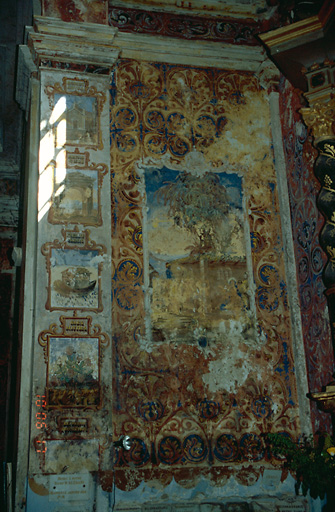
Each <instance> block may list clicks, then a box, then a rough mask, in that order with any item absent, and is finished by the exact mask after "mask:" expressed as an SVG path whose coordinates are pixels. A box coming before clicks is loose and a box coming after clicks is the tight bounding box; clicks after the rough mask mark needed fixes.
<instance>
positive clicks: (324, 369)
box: [280, 82, 334, 432]
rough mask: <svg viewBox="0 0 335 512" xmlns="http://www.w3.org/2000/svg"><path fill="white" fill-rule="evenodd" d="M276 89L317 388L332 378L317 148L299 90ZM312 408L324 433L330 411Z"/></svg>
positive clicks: (311, 374) (305, 328)
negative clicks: (305, 120) (315, 170)
mask: <svg viewBox="0 0 335 512" xmlns="http://www.w3.org/2000/svg"><path fill="white" fill-rule="evenodd" d="M281 93H282V94H281V96H280V98H281V118H282V122H283V135H284V147H285V156H286V163H287V173H288V174H287V177H288V185H289V194H290V204H291V216H292V226H293V237H294V244H295V257H296V261H297V277H298V283H299V295H300V305H301V319H302V326H303V335H304V342H305V352H306V358H307V361H306V362H307V371H308V381H309V389H310V391H320V390H321V389H322V387H323V386H325V385H326V384H328V383H329V382H331V381H332V380H333V378H332V374H333V372H334V367H333V363H332V361H333V357H332V354H333V349H332V346H331V334H330V325H329V317H328V308H327V300H326V297H325V295H324V285H323V282H322V269H323V266H324V264H325V262H326V256H325V254H324V252H323V251H322V249H321V247H320V244H319V233H320V231H321V228H322V226H323V222H324V219H323V217H322V215H321V214H320V213H319V211H318V209H317V206H316V198H317V194H318V191H319V189H320V186H319V182H318V180H317V179H316V177H315V176H314V173H313V165H314V160H315V158H316V156H317V151H316V150H315V149H314V148H313V146H312V144H311V138H310V137H309V136H308V132H307V129H306V127H305V125H304V124H303V123H302V121H301V117H300V114H299V112H298V110H299V109H300V108H301V103H300V100H299V96H298V94H297V93H296V92H295V91H294V90H293V88H292V87H291V86H290V85H289V83H288V82H283V83H282V84H281ZM330 356H331V357H330ZM311 412H312V419H313V424H314V429H315V431H317V430H318V429H320V430H322V431H324V430H326V431H328V432H329V431H330V430H331V418H330V415H329V414H324V413H321V412H320V411H319V410H318V409H317V407H316V405H315V403H313V402H312V403H311Z"/></svg>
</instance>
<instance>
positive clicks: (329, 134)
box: [299, 98, 335, 144]
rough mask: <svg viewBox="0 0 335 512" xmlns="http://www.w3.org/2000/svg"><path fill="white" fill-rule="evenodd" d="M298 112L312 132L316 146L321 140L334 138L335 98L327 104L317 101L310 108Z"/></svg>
mask: <svg viewBox="0 0 335 512" xmlns="http://www.w3.org/2000/svg"><path fill="white" fill-rule="evenodd" d="M299 112H300V113H301V115H302V117H303V120H304V122H305V124H306V125H307V127H308V128H309V129H310V130H311V131H312V135H313V136H314V139H315V143H316V144H317V143H318V142H319V141H320V140H321V139H323V138H334V137H335V98H331V99H329V101H327V102H322V101H317V102H315V103H314V104H313V105H312V106H311V107H305V108H301V109H300V111H299Z"/></svg>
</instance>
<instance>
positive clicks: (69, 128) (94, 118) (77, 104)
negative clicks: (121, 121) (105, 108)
mask: <svg viewBox="0 0 335 512" xmlns="http://www.w3.org/2000/svg"><path fill="white" fill-rule="evenodd" d="M54 102H55V112H57V111H59V112H60V114H59V116H58V118H57V120H56V145H57V146H58V147H59V146H62V145H63V144H65V143H66V144H70V145H73V144H75V145H86V146H94V145H96V144H98V134H99V127H98V114H97V111H98V109H97V107H98V105H97V98H96V97H94V96H76V95H74V94H58V93H57V94H55V95H54Z"/></svg>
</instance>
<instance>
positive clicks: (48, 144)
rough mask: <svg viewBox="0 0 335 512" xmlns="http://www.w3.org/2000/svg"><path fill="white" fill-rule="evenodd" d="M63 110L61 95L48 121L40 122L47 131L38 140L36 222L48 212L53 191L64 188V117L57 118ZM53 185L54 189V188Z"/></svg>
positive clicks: (64, 105) (41, 128)
mask: <svg viewBox="0 0 335 512" xmlns="http://www.w3.org/2000/svg"><path fill="white" fill-rule="evenodd" d="M65 110H66V97H65V96H61V98H59V100H58V101H57V103H56V104H55V106H54V108H53V110H52V113H51V116H50V119H49V121H47V120H45V119H44V120H42V121H41V124H40V130H41V132H42V131H43V130H47V132H46V133H45V135H44V136H43V137H42V138H41V141H40V169H41V171H40V179H39V189H38V222H40V221H41V220H42V219H43V217H44V215H46V214H47V213H48V211H49V209H50V207H51V202H52V197H53V194H54V192H55V193H56V194H60V193H61V192H62V190H63V188H64V186H63V185H61V184H62V182H64V179H65V177H66V165H65V162H66V160H65V150H64V149H63V148H64V145H65V143H66V119H62V120H61V121H60V122H58V120H59V118H60V117H61V116H62V114H63V113H64V112H65ZM55 134H56V137H55ZM59 148H60V149H59ZM55 162H56V171H55V167H54V166H55ZM54 181H55V183H54ZM54 186H55V187H56V190H54Z"/></svg>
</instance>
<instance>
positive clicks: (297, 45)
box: [258, 0, 335, 91]
mask: <svg viewBox="0 0 335 512" xmlns="http://www.w3.org/2000/svg"><path fill="white" fill-rule="evenodd" d="M334 18H335V2H334V0H326V1H325V2H324V4H323V6H322V8H321V9H320V11H319V13H318V15H316V16H312V17H310V18H306V19H304V20H301V21H298V22H296V23H292V24H291V25H287V26H284V27H282V28H278V29H276V30H271V31H269V32H267V33H264V34H260V35H259V36H258V37H259V39H260V41H261V42H262V43H263V45H264V46H265V48H266V49H267V51H268V53H269V54H270V56H271V58H272V60H273V61H274V63H275V64H276V65H277V66H278V68H279V69H280V70H281V71H282V73H283V74H284V75H285V76H286V77H287V78H288V79H289V80H290V81H291V83H292V84H293V85H294V86H295V87H298V88H299V89H301V90H302V91H306V90H307V81H306V79H305V76H304V74H305V71H306V69H307V70H308V69H310V68H311V67H312V66H313V65H316V64H321V63H323V62H328V61H332V60H333V59H334V58H335V38H334V34H333V30H334Z"/></svg>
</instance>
